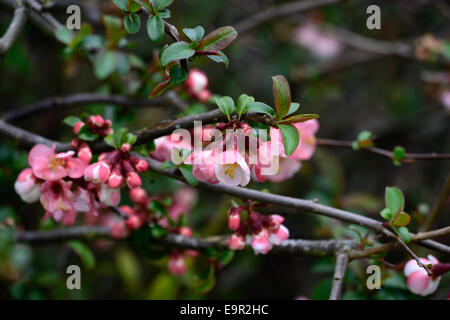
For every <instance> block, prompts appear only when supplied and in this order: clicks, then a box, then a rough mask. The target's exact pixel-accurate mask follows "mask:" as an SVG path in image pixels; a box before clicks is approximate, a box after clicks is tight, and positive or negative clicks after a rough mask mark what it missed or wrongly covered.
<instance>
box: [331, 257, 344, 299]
mask: <svg viewBox="0 0 450 320" xmlns="http://www.w3.org/2000/svg"><path fill="white" fill-rule="evenodd" d="M347 263H348V256H347V254H345V253H343V252H340V253H338V254H336V266H335V269H334V275H333V285H332V287H331V293H330V300H339V299H340V298H341V294H342V285H343V282H344V276H345V271H346V270H347Z"/></svg>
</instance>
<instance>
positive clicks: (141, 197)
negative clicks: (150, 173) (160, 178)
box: [130, 188, 149, 206]
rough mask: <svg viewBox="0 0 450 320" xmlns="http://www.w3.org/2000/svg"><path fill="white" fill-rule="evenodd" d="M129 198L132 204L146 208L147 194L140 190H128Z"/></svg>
mask: <svg viewBox="0 0 450 320" xmlns="http://www.w3.org/2000/svg"><path fill="white" fill-rule="evenodd" d="M130 198H131V200H133V202H135V203H138V204H141V205H143V206H147V203H148V201H149V199H148V196H147V192H146V191H145V190H144V189H142V188H133V189H131V190H130Z"/></svg>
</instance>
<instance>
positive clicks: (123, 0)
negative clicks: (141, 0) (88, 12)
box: [113, 0, 128, 12]
mask: <svg viewBox="0 0 450 320" xmlns="http://www.w3.org/2000/svg"><path fill="white" fill-rule="evenodd" d="M127 2H128V1H127V0H114V1H113V3H114V4H115V5H116V6H117V7H119V9H120V10H122V11H125V12H128V5H127Z"/></svg>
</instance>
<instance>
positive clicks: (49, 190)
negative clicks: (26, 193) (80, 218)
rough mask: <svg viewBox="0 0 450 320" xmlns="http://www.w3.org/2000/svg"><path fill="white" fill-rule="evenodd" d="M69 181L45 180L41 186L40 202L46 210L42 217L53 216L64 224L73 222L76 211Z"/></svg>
mask: <svg viewBox="0 0 450 320" xmlns="http://www.w3.org/2000/svg"><path fill="white" fill-rule="evenodd" d="M71 184H72V183H71V182H66V181H63V180H58V181H46V182H44V183H43V184H42V187H41V204H42V206H43V207H44V209H45V210H46V213H45V217H44V219H45V220H47V219H48V218H50V217H53V219H55V221H61V220H62V222H63V223H64V224H65V225H71V224H74V222H75V219H76V217H77V212H76V209H75V206H74V200H75V197H74V194H73V193H72V191H70V187H71Z"/></svg>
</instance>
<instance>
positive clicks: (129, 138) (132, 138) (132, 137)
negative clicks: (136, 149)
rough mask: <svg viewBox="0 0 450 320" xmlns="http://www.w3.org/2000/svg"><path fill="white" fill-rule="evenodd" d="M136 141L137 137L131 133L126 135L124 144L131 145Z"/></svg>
mask: <svg viewBox="0 0 450 320" xmlns="http://www.w3.org/2000/svg"><path fill="white" fill-rule="evenodd" d="M136 141H137V136H136V135H134V134H132V133H127V137H126V142H128V143H129V144H131V145H133V144H135V143H136Z"/></svg>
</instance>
